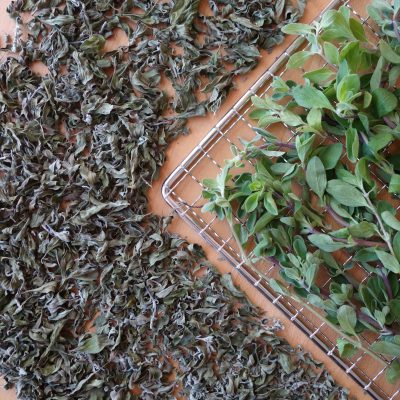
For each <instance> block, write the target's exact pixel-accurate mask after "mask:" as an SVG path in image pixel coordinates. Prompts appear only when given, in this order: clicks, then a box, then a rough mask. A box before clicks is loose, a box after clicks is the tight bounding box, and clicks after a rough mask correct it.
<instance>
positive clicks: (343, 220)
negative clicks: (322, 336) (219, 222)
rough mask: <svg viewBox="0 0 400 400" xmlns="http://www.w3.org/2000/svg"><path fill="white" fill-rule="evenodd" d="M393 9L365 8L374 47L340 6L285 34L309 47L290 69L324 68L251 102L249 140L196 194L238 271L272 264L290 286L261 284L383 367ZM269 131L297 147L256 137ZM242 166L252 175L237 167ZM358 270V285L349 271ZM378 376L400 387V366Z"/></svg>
mask: <svg viewBox="0 0 400 400" xmlns="http://www.w3.org/2000/svg"><path fill="white" fill-rule="evenodd" d="M398 8H399V5H397V2H395V5H394V6H391V5H389V4H387V3H384V2H382V1H380V2H375V3H374V4H372V5H371V6H370V7H369V13H370V15H371V16H372V17H374V18H375V19H376V20H377V22H378V24H379V25H380V26H382V30H381V37H380V40H379V42H378V43H372V42H370V41H369V40H368V39H367V35H366V33H365V30H364V26H363V25H362V24H361V23H360V22H359V21H358V20H357V19H355V18H353V17H352V16H351V12H350V10H349V9H348V8H347V7H344V6H343V7H341V8H340V10H338V11H336V10H332V11H328V12H327V13H326V14H324V15H323V17H322V19H321V21H320V22H318V23H313V24H312V25H305V24H290V25H288V26H286V27H285V28H283V31H284V32H286V33H290V34H302V35H305V37H306V39H307V41H308V43H309V47H308V49H307V50H303V51H300V52H298V53H296V54H294V55H292V56H291V58H290V60H289V62H288V64H289V67H291V68H298V67H303V66H304V65H305V63H306V62H307V60H308V59H310V58H311V57H320V58H322V59H323V61H325V62H326V63H327V64H325V66H323V67H322V68H319V69H316V70H312V71H309V72H306V73H304V74H303V78H304V82H303V83H296V82H294V81H290V80H289V81H284V80H283V79H281V78H279V77H276V78H275V79H274V81H273V84H272V87H273V94H272V96H265V97H264V98H259V97H254V98H253V99H252V100H253V104H254V105H255V107H256V110H255V111H253V112H252V114H251V117H252V118H254V119H256V120H257V121H258V125H259V128H256V129H255V130H256V133H257V135H256V137H255V139H254V140H253V141H251V142H244V149H243V150H239V149H237V148H233V149H232V150H233V153H234V158H233V159H231V160H229V161H227V162H226V165H225V167H224V168H223V170H222V172H221V173H220V174H219V175H218V177H217V179H215V180H214V179H207V180H205V181H204V184H205V186H206V189H205V190H204V193H203V196H204V197H205V198H206V199H208V200H209V202H208V203H207V204H206V205H205V206H204V208H203V211H205V212H207V211H211V212H215V213H216V214H217V215H218V217H219V218H221V219H226V220H227V221H228V223H229V224H230V226H231V229H232V232H233V235H234V237H235V239H236V241H237V243H238V245H239V248H240V250H241V253H242V256H243V259H244V260H245V261H246V262H247V264H248V265H249V266H250V267H251V268H255V267H254V263H255V262H256V261H257V260H259V259H265V258H266V259H268V260H269V261H270V262H271V263H273V264H275V265H276V266H277V267H278V268H279V271H280V275H281V277H282V278H283V280H284V281H285V282H286V283H287V284H289V286H287V284H286V285H284V284H283V283H282V281H276V280H273V279H268V277H265V278H266V279H267V280H269V283H270V285H271V286H272V287H273V288H274V289H275V290H276V291H277V292H278V293H281V294H284V295H285V296H289V297H291V298H292V299H294V300H297V301H301V302H302V304H303V305H304V307H306V308H307V309H309V311H310V312H312V313H314V314H316V315H320V316H321V317H322V318H323V319H324V321H325V322H326V324H328V325H329V326H330V327H331V328H332V329H334V330H335V331H337V332H339V333H340V336H341V338H340V339H339V340H338V343H337V345H338V350H339V352H340V354H341V355H342V356H344V357H351V356H353V355H354V354H355V353H357V352H358V351H359V350H360V349H361V350H363V351H364V352H366V353H368V354H369V355H370V356H371V357H373V358H374V359H376V360H377V361H378V362H380V363H383V364H384V365H385V364H386V361H385V360H384V358H382V357H381V355H385V356H391V357H400V285H399V276H400V220H399V219H398V218H397V217H396V214H397V207H398V205H399V202H398V197H397V195H398V194H400V163H399V157H398V155H397V154H396V150H395V149H396V145H398V144H399V139H400V106H399V98H400V90H399V89H397V87H396V83H397V81H398V78H399V76H400V40H399V39H398V37H397V35H396V34H395V33H393V31H396V29H397V28H396V26H397V25H396V18H394V19H393V18H391V20H390V21H391V22H390V23H387V22H386V20H384V17H385V18H389V17H391V16H393V15H397V14H398ZM383 16H384V17H383ZM379 18H381V20H380V19H379ZM393 21H394V22H393ZM275 123H280V124H284V125H286V126H287V127H289V128H290V129H291V131H293V132H295V140H293V141H289V142H287V141H282V140H281V139H279V138H278V137H277V136H276V135H273V134H272V133H271V132H269V131H268V130H266V129H265V128H266V127H267V126H269V125H271V124H275ZM281 126H282V125H281ZM261 139H262V140H261ZM391 149H394V151H391ZM248 160H251V161H252V162H253V164H254V167H255V172H254V173H250V172H248V169H246V168H244V167H245V161H248ZM238 168H239V170H240V168H244V169H243V172H240V173H237V170H238ZM233 169H234V170H235V171H236V172H235V175H234V176H233V175H232V173H231V171H232V170H233ZM386 188H387V189H388V190H386ZM385 193H386V195H385ZM252 246H253V247H252ZM343 259H345V260H347V261H346V262H344V263H343V262H342V261H341V260H343ZM359 266H362V268H363V269H364V270H365V272H366V273H365V279H364V280H363V281H362V282H359V281H357V279H355V275H354V272H353V271H356V270H357V269H358V268H359ZM327 277H329V287H325V286H324V285H323V283H324V280H326V279H327ZM304 300H306V301H304ZM315 307H317V308H319V309H321V310H323V312H324V313H325V315H323V312H321V311H317V310H316V308H315ZM366 331H372V332H375V333H376V334H377V335H378V336H379V339H378V340H377V341H376V342H375V343H373V344H372V345H371V346H368V345H366V344H365V342H364V341H363V340H362V339H361V337H360V334H362V333H363V332H366ZM386 375H387V379H388V380H389V382H391V383H394V382H395V381H397V380H398V379H400V358H395V360H393V361H392V362H391V364H390V367H389V368H388V369H387V373H386Z"/></svg>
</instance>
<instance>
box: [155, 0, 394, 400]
mask: <svg viewBox="0 0 400 400" xmlns="http://www.w3.org/2000/svg"><path fill="white" fill-rule="evenodd" d="M357 3H361V4H359V5H360V6H361V7H362V8H364V7H365V4H364V2H363V1H357V0H353V1H352V0H333V1H332V2H331V3H330V4H329V5H328V6H327V7H326V8H325V10H324V11H323V12H326V11H328V10H330V9H335V8H338V7H340V6H342V5H344V6H346V7H348V8H349V9H350V11H351V13H352V15H353V17H355V18H358V19H359V20H360V22H361V23H362V24H363V25H364V26H365V27H366V30H367V31H368V33H369V34H370V35H372V36H375V37H376V36H377V34H376V33H375V32H374V29H373V28H372V27H371V25H370V23H369V18H363V17H362V16H361V15H362V14H363V11H361V10H358V9H357V8H356V7H357ZM305 44H306V41H305V39H304V38H303V37H298V38H297V39H295V40H294V41H293V42H292V43H291V44H290V45H289V46H288V47H287V48H286V50H285V51H284V52H283V53H282V54H281V56H280V57H278V59H277V60H276V61H275V62H274V64H273V65H272V66H271V67H270V68H269V69H268V70H267V71H266V72H264V73H263V74H262V76H261V77H260V78H259V79H258V80H257V82H256V83H255V84H254V85H253V86H252V87H251V88H250V89H249V90H248V91H247V93H245V94H244V95H243V96H242V98H241V99H240V100H239V101H238V102H237V103H236V104H235V106H234V107H233V108H232V109H231V110H230V111H229V112H228V113H227V114H226V115H225V116H224V117H223V118H222V119H221V120H220V121H219V122H218V123H217V124H216V125H215V127H214V128H213V129H212V130H211V131H210V132H209V133H208V134H207V135H206V137H205V138H204V139H203V140H202V141H201V142H200V143H199V144H198V145H197V146H196V147H195V148H194V149H193V150H192V152H191V153H190V154H189V155H188V156H187V158H186V159H185V160H184V161H183V162H182V163H181V164H180V165H179V166H178V167H177V168H176V169H175V171H174V172H173V173H172V174H171V175H170V176H169V177H168V178H167V180H166V181H165V183H164V185H163V188H162V194H163V197H164V199H165V200H166V201H167V203H168V204H169V205H170V206H171V207H172V208H173V209H174V210H175V211H176V212H177V213H178V215H179V216H180V217H181V218H183V219H184V220H185V221H186V222H187V223H188V224H189V225H190V226H192V227H193V228H194V229H195V231H196V232H198V233H199V234H200V235H201V236H202V237H203V238H204V239H205V240H206V241H207V242H208V243H210V244H211V245H212V246H213V247H214V248H215V249H216V250H217V251H218V252H219V253H220V254H222V255H223V256H224V258H226V259H227V260H228V262H229V263H230V264H231V265H232V266H233V267H234V268H235V270H236V271H238V273H240V275H242V276H243V277H244V278H245V279H246V280H247V281H248V282H249V283H251V284H252V285H253V286H254V287H255V288H256V289H257V290H258V291H259V292H260V293H261V294H262V295H263V296H264V297H265V298H266V299H268V300H270V301H271V302H272V303H273V304H274V305H275V306H276V307H278V308H279V309H280V310H281V311H282V312H283V313H284V314H285V315H286V316H287V317H288V318H289V319H290V321H292V322H293V323H294V324H295V325H296V326H297V327H298V328H299V329H300V330H301V331H302V332H304V333H305V334H306V335H307V336H309V338H310V339H311V340H312V341H313V342H314V343H315V344H316V345H317V346H318V347H319V348H320V349H321V350H322V351H324V352H325V353H326V354H327V355H328V356H329V357H330V358H331V359H333V360H334V361H335V362H336V364H337V365H339V366H340V367H341V368H342V369H343V370H344V371H345V372H346V373H347V374H349V375H350V376H351V377H352V378H353V379H354V380H355V381H356V382H357V383H358V384H359V385H361V387H363V389H364V390H365V391H366V392H367V393H368V394H369V395H370V396H372V398H374V399H381V400H395V399H400V387H398V386H394V385H390V384H388V383H387V381H386V380H385V377H384V372H385V369H386V368H382V366H380V365H378V364H377V362H376V361H374V360H373V359H372V358H371V357H370V356H369V355H367V354H365V353H363V352H361V351H360V352H359V353H357V354H356V355H355V356H353V358H351V359H342V358H340V356H339V354H338V350H337V347H336V345H335V343H336V339H337V338H338V336H337V334H336V332H334V331H333V330H332V329H331V328H329V327H328V326H327V325H326V324H325V323H324V322H323V321H322V320H318V319H316V318H315V316H313V315H312V314H311V313H310V312H309V311H307V310H306V309H304V308H303V307H302V305H301V304H298V303H296V302H294V301H292V300H288V299H287V298H285V297H283V296H281V295H278V294H276V293H275V292H274V291H273V290H272V289H271V287H270V286H269V285H268V282H266V281H265V280H263V279H262V278H261V276H259V275H258V274H256V273H254V272H253V271H252V270H250V269H249V268H248V267H247V266H246V265H245V264H244V262H243V260H242V259H241V256H240V254H239V252H238V249H237V246H236V244H235V241H234V238H233V236H232V234H231V232H230V230H229V228H228V227H227V224H225V222H221V221H219V220H218V219H217V218H216V217H215V216H212V215H210V214H203V213H202V212H201V211H200V206H201V205H202V204H203V203H202V196H201V192H202V190H203V184H202V180H203V179H204V178H207V177H213V176H216V175H217V174H218V172H219V171H220V170H221V165H223V163H224V159H227V158H229V157H230V155H231V153H230V147H231V146H235V147H239V146H241V144H240V142H239V138H240V137H242V138H243V137H245V136H246V135H247V137H246V138H247V139H250V138H251V137H254V130H253V128H254V127H255V126H256V125H255V121H253V120H251V119H250V118H249V112H250V111H251V109H252V104H251V97H252V96H253V95H259V96H262V95H264V94H266V93H268V92H269V90H270V84H271V82H272V80H273V78H274V77H275V76H280V77H283V78H287V77H286V75H287V74H288V69H287V68H286V63H287V61H288V59H289V57H290V56H291V55H292V54H293V53H295V52H296V51H299V50H300V49H305V48H306V46H305ZM322 65H325V66H326V65H328V64H326V63H325V62H324V63H323V64H322ZM328 66H329V65H328ZM330 67H332V68H333V66H330ZM306 68H307V67H306ZM281 128H284V129H286V130H287V132H288V134H289V136H288V137H287V140H288V142H290V141H291V140H293V138H294V137H295V133H294V132H292V131H291V130H290V129H289V128H288V127H287V126H285V127H284V126H282V127H281ZM385 187H386V186H385V185H382V187H381V190H383V189H385ZM238 221H239V220H238ZM349 261H351V258H350V259H347V260H344V262H349ZM355 265H356V269H355V274H356V275H357V277H358V278H359V280H360V281H361V282H362V281H364V280H365V279H367V278H368V276H369V273H368V272H367V271H365V270H364V269H363V267H362V266H360V265H359V264H355ZM260 268H262V269H263V274H264V275H267V276H269V277H273V276H277V268H276V267H275V266H273V265H270V264H268V263H267V262H265V263H264V264H263V265H262V266H261V267H260ZM327 284H329V279H328V280H327V281H326V282H325V283H323V285H322V286H325V285H327ZM364 340H365V341H366V342H367V343H372V342H373V341H374V340H376V337H374V336H369V337H364ZM385 361H387V362H388V364H389V363H390V360H385Z"/></svg>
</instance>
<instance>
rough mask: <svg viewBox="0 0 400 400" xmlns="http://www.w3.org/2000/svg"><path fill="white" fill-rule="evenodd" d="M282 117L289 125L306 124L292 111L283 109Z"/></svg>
mask: <svg viewBox="0 0 400 400" xmlns="http://www.w3.org/2000/svg"><path fill="white" fill-rule="evenodd" d="M280 117H281V119H282V122H283V123H284V124H286V125H289V126H299V125H303V124H304V122H303V120H302V119H301V118H300V117H299V116H298V115H297V114H295V113H294V112H292V111H288V110H285V111H282V112H281V114H280Z"/></svg>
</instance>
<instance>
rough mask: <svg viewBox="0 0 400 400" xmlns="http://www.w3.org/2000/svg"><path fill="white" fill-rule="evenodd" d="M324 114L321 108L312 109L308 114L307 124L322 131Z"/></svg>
mask: <svg viewBox="0 0 400 400" xmlns="http://www.w3.org/2000/svg"><path fill="white" fill-rule="evenodd" d="M321 123H322V112H321V110H320V109H319V108H312V109H311V110H310V112H309V113H308V114H307V124H308V125H310V126H311V127H312V128H314V129H316V130H317V131H321V130H322V124H321Z"/></svg>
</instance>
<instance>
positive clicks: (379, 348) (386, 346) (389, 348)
mask: <svg viewBox="0 0 400 400" xmlns="http://www.w3.org/2000/svg"><path fill="white" fill-rule="evenodd" d="M371 350H372V351H375V352H376V353H381V354H387V355H389V356H392V357H399V356H400V344H399V343H394V342H389V341H386V340H385V341H384V340H380V341H378V342H375V343H372V344H371Z"/></svg>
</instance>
